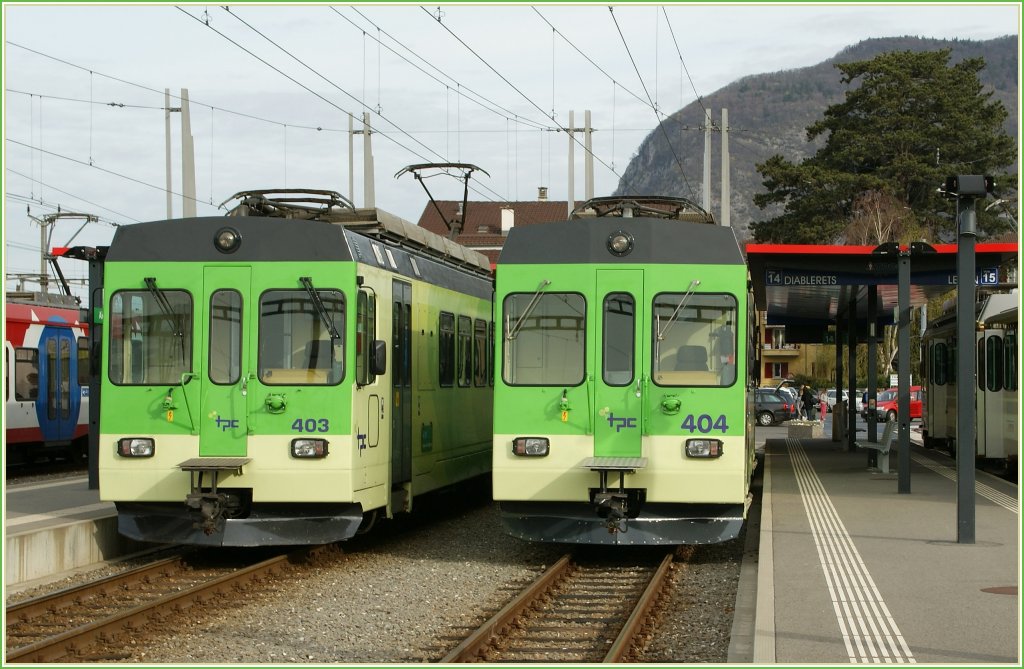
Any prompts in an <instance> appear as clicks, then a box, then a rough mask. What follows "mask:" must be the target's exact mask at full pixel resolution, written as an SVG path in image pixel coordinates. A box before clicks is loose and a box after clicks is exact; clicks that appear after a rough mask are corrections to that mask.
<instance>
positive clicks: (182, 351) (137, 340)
mask: <svg viewBox="0 0 1024 669" xmlns="http://www.w3.org/2000/svg"><path fill="white" fill-rule="evenodd" d="M109 327H110V370H109V373H110V380H111V381H112V382H113V383H115V384H118V385H162V386H165V385H177V384H179V383H181V381H182V378H181V376H182V374H184V373H186V372H191V371H192V297H191V296H190V295H189V294H188V293H186V292H185V291H183V290H164V289H160V290H156V289H154V290H149V291H133V290H123V291H119V292H116V293H114V294H113V296H111V298H110V325H109Z"/></svg>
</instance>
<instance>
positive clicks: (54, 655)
mask: <svg viewBox="0 0 1024 669" xmlns="http://www.w3.org/2000/svg"><path fill="white" fill-rule="evenodd" d="M292 557H293V555H279V556H277V557H273V558H270V559H268V560H264V561H262V562H260V563H258V564H255V565H252V566H250V567H246V568H244V569H240V570H238V571H236V572H233V573H231V574H227V575H225V576H221V577H219V578H216V579H214V580H212V581H209V582H206V583H201V584H199V585H197V586H194V587H192V588H189V589H188V590H184V591H182V592H178V593H174V594H171V595H168V596H166V597H163V598H160V599H157V600H155V601H152V602H149V603H147V604H142V605H139V606H136V607H135V608H132V609H130V610H128V611H123V612H121V613H118V614H115V615H113V616H110V617H108V618H104V619H102V620H98V621H95V622H92V623H89V624H86V625H83V626H82V627H78V628H75V629H71V630H68V631H66V632H63V633H61V634H59V635H57V636H54V637H50V638H48V639H44V640H41V641H38V642H36V643H34V644H30V645H27V646H22V647H20V648H15V649H13V650H11V651H10V652H8V653H7V657H6V662H8V663H10V662H53V661H57V660H60V659H63V658H66V657H68V656H71V657H75V656H76V655H78V654H79V652H80V651H81V650H84V649H85V648H87V647H88V646H90V645H91V644H92V643H94V642H96V641H103V642H108V643H109V640H110V639H111V638H112V637H115V636H117V635H119V634H126V633H127V634H132V633H134V632H137V631H138V630H139V629H140V626H141V625H143V624H145V623H146V622H147V621H149V620H150V619H151V618H153V617H154V616H156V615H161V614H164V613H170V612H177V611H181V610H184V609H187V608H189V607H191V606H193V605H201V604H203V603H205V602H207V601H209V600H211V599H213V598H215V597H217V596H220V595H221V594H224V593H227V592H229V591H230V590H232V589H234V588H236V587H237V586H239V585H242V584H243V583H246V582H251V581H257V580H259V579H261V578H263V577H265V576H268V575H271V574H273V573H274V572H276V571H277V570H278V569H280V568H281V567H283V566H284V564H285V563H286V562H288V561H289V560H290V559H291V558H292Z"/></svg>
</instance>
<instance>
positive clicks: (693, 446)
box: [683, 439, 723, 459]
mask: <svg viewBox="0 0 1024 669" xmlns="http://www.w3.org/2000/svg"><path fill="white" fill-rule="evenodd" d="M722 452H723V448H722V440H721V439H687V440H686V444H685V446H684V447H683V453H685V454H686V457H688V458H704V459H711V458H720V457H722Z"/></svg>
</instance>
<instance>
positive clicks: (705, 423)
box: [679, 413, 729, 434]
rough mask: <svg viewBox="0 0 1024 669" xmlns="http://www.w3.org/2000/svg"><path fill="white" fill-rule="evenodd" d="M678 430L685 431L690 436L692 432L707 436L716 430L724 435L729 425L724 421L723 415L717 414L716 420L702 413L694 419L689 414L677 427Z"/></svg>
mask: <svg viewBox="0 0 1024 669" xmlns="http://www.w3.org/2000/svg"><path fill="white" fill-rule="evenodd" d="M679 429H680V430H686V431H688V432H689V433H690V434H693V433H694V432H700V433H701V434H707V433H709V432H711V431H713V430H718V431H719V432H721V433H722V434H725V433H726V431H728V429H729V423H728V421H726V419H725V414H724V413H723V414H719V415H718V417H717V418H712V417H711V416H709V415H708V414H706V413H702V414H701V415H699V416H696V417H695V416H694V415H693V414H692V413H691V414H690V415H688V416H686V417H685V418H683V423H682V425H680V426H679Z"/></svg>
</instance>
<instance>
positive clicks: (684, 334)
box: [651, 293, 736, 386]
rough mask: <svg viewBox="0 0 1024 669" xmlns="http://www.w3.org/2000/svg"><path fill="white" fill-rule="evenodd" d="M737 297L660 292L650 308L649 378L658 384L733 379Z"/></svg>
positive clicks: (704, 383) (726, 382) (706, 383)
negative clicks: (650, 366)
mask: <svg viewBox="0 0 1024 669" xmlns="http://www.w3.org/2000/svg"><path fill="white" fill-rule="evenodd" d="M735 324H736V298H735V297H733V296H732V295H716V294H701V293H660V294H658V295H656V296H655V298H654V308H653V312H652V323H651V329H652V338H653V340H654V344H653V349H654V356H653V358H654V359H653V368H654V369H653V378H654V382H655V383H656V384H657V385H660V386H730V385H732V384H733V383H734V382H735V381H736V327H735Z"/></svg>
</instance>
